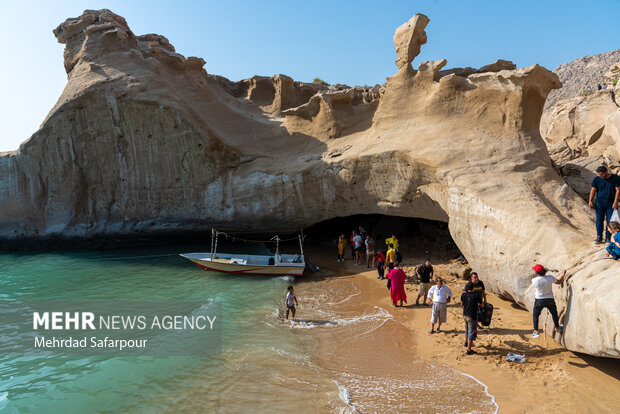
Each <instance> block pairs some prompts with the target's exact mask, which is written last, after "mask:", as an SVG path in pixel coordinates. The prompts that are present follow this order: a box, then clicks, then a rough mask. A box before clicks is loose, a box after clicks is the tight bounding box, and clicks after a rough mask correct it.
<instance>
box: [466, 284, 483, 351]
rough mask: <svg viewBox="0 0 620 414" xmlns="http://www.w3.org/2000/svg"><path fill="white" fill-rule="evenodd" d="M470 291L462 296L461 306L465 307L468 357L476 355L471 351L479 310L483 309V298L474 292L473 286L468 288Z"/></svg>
mask: <svg viewBox="0 0 620 414" xmlns="http://www.w3.org/2000/svg"><path fill="white" fill-rule="evenodd" d="M468 287H469V290H468V291H466V292H463V294H462V295H461V305H463V319H465V338H466V339H467V355H472V354H476V353H477V352H476V351H473V350H472V349H471V344H472V341H473V339H474V337H475V334H476V326H477V324H478V323H477V321H476V319H477V316H478V308H480V307H482V298H481V296H482V295H480V294H479V293H476V292H474V288H473V286H468Z"/></svg>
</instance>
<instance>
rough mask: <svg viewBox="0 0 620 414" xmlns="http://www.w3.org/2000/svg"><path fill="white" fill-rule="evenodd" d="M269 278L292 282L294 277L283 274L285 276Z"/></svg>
mask: <svg viewBox="0 0 620 414" xmlns="http://www.w3.org/2000/svg"><path fill="white" fill-rule="evenodd" d="M271 280H286V281H288V282H293V281H294V280H295V277H294V276H290V275H285V276H278V277H274V278H272V279H271Z"/></svg>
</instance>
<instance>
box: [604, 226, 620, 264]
mask: <svg viewBox="0 0 620 414" xmlns="http://www.w3.org/2000/svg"><path fill="white" fill-rule="evenodd" d="M607 228H608V229H609V232H610V233H611V241H610V243H609V246H607V256H611V257H612V259H614V260H618V259H620V223H618V222H617V221H612V222H611V223H609V224H608V225H607Z"/></svg>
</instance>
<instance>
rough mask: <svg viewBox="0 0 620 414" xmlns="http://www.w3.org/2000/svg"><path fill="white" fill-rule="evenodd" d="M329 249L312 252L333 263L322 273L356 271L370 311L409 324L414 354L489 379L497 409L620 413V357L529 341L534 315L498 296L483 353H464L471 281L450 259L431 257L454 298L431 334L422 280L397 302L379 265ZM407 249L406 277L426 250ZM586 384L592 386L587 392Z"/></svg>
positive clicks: (484, 332)
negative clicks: (451, 268)
mask: <svg viewBox="0 0 620 414" xmlns="http://www.w3.org/2000/svg"><path fill="white" fill-rule="evenodd" d="M330 253H331V249H326V248H321V249H320V250H317V251H316V252H314V255H313V258H315V257H316V259H315V261H316V263H317V264H318V265H319V266H320V267H321V269H322V270H324V269H328V271H327V272H326V273H327V275H326V276H324V277H321V279H329V278H330V277H333V276H336V275H338V276H345V275H346V276H349V277H351V278H352V280H353V282H354V284H355V285H356V287H357V288H358V289H359V290H360V293H361V295H362V296H363V297H364V300H365V302H366V303H367V306H368V308H369V309H370V308H371V307H372V306H381V307H382V308H384V309H386V310H388V312H389V313H390V314H391V315H392V316H393V318H394V320H395V321H397V322H399V323H401V324H402V325H403V326H405V327H406V328H407V330H408V331H409V332H410V334H411V335H412V336H413V344H414V346H413V352H414V353H415V356H417V357H419V358H421V359H422V360H423V361H425V362H430V363H431V364H433V365H436V366H441V365H445V366H448V367H450V368H452V369H455V370H457V371H459V372H461V373H463V374H464V375H465V376H468V377H470V378H472V379H474V380H475V381H477V382H478V383H481V384H483V386H484V385H486V387H487V394H489V395H490V396H491V397H492V398H493V399H494V401H495V403H496V405H497V406H498V407H499V409H498V410H499V412H501V413H506V412H508V413H526V412H532V411H534V410H553V409H556V410H557V409H560V410H563V411H564V412H575V413H582V412H592V411H594V412H598V413H614V412H616V409H617V397H616V394H617V393H618V391H620V360H614V359H607V358H602V357H593V356H589V355H581V354H577V353H574V352H571V351H568V350H566V349H565V348H564V347H562V346H561V345H560V344H558V343H556V342H555V341H554V340H553V339H552V338H551V336H549V337H547V338H546V339H545V336H544V335H541V336H540V337H539V338H536V339H532V338H531V337H530V335H531V332H532V329H531V325H532V322H531V315H530V313H529V312H528V311H526V310H523V309H521V308H519V307H518V306H517V305H515V304H514V303H512V302H510V301H508V300H505V299H501V298H499V297H497V296H496V295H494V294H491V293H487V298H488V302H489V303H492V304H493V305H494V307H495V308H494V314H493V320H492V322H491V326H490V327H488V328H486V327H485V328H483V329H481V330H480V332H479V338H478V340H477V341H476V343H475V345H474V348H473V349H475V350H477V351H478V352H479V354H477V355H471V356H467V355H465V352H464V347H463V341H464V332H463V330H464V329H463V326H462V325H463V319H462V317H461V315H462V310H461V307H460V306H459V305H458V299H459V297H460V294H461V291H462V287H463V286H464V284H465V283H466V282H465V281H463V280H457V279H456V278H455V277H453V276H450V275H449V272H448V270H447V267H448V265H449V264H450V263H451V262H450V261H448V260H445V259H441V258H437V257H431V258H432V260H433V267H434V268H435V275H436V276H439V275H440V276H442V277H443V278H444V279H445V280H446V281H447V285H448V286H449V287H450V288H451V290H452V293H453V300H456V303H454V302H453V303H452V304H450V305H449V306H448V318H447V322H446V324H444V326H443V328H444V330H443V331H442V333H439V334H437V333H436V334H432V335H431V334H429V333H428V329H429V319H430V307H429V306H423V305H420V306H416V305H415V299H416V297H417V292H418V285H417V284H413V283H409V282H407V283H406V284H405V290H406V292H407V299H408V304H407V305H405V306H403V307H397V308H395V307H394V306H393V305H392V303H391V300H390V297H389V291H388V290H387V289H386V287H385V281H379V280H377V273H376V270H375V269H367V268H366V266H365V265H364V266H355V265H354V264H353V263H352V261H351V260H347V261H346V262H345V263H344V265H343V264H340V263H336V262H335V259H334V258H333V257H332V256H333V254H330ZM410 253H411V252H408V253H406V254H405V261H404V262H403V264H402V267H403V268H405V271H406V273H407V275H408V276H411V275H412V274H413V273H412V271H411V266H412V265H413V264H414V263H421V262H422V261H423V260H424V259H423V256H419V258H418V257H415V256H418V255H416V254H410ZM431 256H432V255H431ZM411 258H413V259H411ZM330 259H331V260H330ZM408 259H409V260H408ZM332 261H333V262H334V263H331V262H332ZM330 274H331V276H330ZM305 281H307V282H317V281H318V278H316V277H314V275H312V276H310V277H309V278H307V279H306V280H305ZM483 281H484V280H483ZM543 317H544V316H541V318H543ZM403 351H404V352H406V351H408V350H407V349H403ZM508 352H515V353H520V354H525V356H526V358H527V361H526V362H525V363H523V364H518V363H511V362H509V361H507V360H506V359H505V356H506V354H507V353H508ZM584 385H585V386H587V389H588V391H587V392H584ZM524 397H525V398H524Z"/></svg>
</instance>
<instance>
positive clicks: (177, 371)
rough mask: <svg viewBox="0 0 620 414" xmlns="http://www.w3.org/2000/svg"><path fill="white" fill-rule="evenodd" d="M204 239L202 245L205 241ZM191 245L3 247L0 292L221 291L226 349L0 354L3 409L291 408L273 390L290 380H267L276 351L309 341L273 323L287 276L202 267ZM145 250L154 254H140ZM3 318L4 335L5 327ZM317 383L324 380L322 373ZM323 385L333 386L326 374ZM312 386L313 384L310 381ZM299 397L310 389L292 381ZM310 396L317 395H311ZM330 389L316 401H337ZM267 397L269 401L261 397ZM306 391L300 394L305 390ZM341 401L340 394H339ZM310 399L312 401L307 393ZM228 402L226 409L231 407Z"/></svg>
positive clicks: (131, 295) (84, 296)
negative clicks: (171, 353)
mask: <svg viewBox="0 0 620 414" xmlns="http://www.w3.org/2000/svg"><path fill="white" fill-rule="evenodd" d="M203 249H204V248H203ZM188 251H200V250H197V248H196V247H195V246H186V247H174V248H156V249H153V248H150V249H125V250H119V251H101V252H98V251H73V252H51V253H36V254H23V253H19V254H17V253H10V254H9V253H3V254H1V255H0V292H1V293H0V297H1V298H2V300H5V301H6V300H19V301H38V300H59V301H71V300H73V301H88V300H121V301H123V300H127V301H204V302H205V303H206V302H208V301H210V300H216V301H221V303H222V307H223V309H224V318H223V323H224V329H223V352H222V355H220V356H215V357H200V358H197V357H157V358H156V357H114V358H108V357H80V358H77V357H66V356H55V357H20V358H7V357H3V358H0V409H2V412H8V413H12V412H32V413H42V412H45V413H71V412H76V413H84V412H101V413H103V412H110V413H112V412H145V413H149V412H182V411H187V412H191V411H195V412H200V411H203V410H205V409H214V410H217V409H224V411H225V412H231V411H239V412H242V411H244V407H245V408H249V407H260V406H261V405H262V406H263V407H265V409H267V408H268V407H269V408H277V407H278V406H282V408H285V406H286V401H287V400H288V398H284V399H283V400H284V401H283V402H278V401H273V396H274V395H277V394H279V393H280V392H281V391H285V390H286V389H287V388H288V384H287V382H286V381H278V380H276V381H269V380H267V381H263V384H262V385H261V387H259V389H261V388H262V390H263V391H264V394H263V395H264V397H263V396H261V395H254V394H256V391H257V389H256V388H257V387H256V383H257V382H260V380H259V379H258V377H257V375H261V374H262V373H264V372H269V373H270V374H272V375H273V374H278V372H280V373H282V372H283V371H285V365H282V366H274V365H273V364H272V363H271V361H273V360H278V361H281V360H282V359H283V358H285V359H286V358H289V357H290V358H295V357H296V356H297V355H303V354H304V352H305V351H304V350H303V344H301V343H300V341H299V340H298V338H296V337H295V336H296V335H295V334H294V332H292V331H291V330H290V329H282V328H281V326H279V325H278V324H277V323H270V324H266V323H265V321H266V320H269V321H277V320H278V319H277V312H276V309H277V308H278V307H281V306H280V302H281V301H282V298H283V296H284V295H285V293H286V287H287V285H289V284H291V283H292V282H291V279H292V278H290V277H279V278H277V277H276V278H265V277H259V276H256V277H254V276H244V277H231V276H230V275H224V274H218V273H213V272H204V271H202V270H200V269H198V267H196V266H195V265H193V264H191V263H189V262H188V261H186V260H185V259H182V258H180V257H179V256H178V255H177V254H178V253H180V252H188ZM144 256H148V257H144ZM3 329H7V328H5V327H0V335H7V334H9V332H7V331H4V332H3V331H2V330H3ZM318 384H319V387H321V385H320V384H321V381H318ZM323 386H324V387H325V390H324V391H325V392H327V393H329V391H333V392H335V393H336V394H337V391H338V389H337V386H336V384H333V383H332V382H331V381H324V384H323ZM311 388H312V389H313V390H314V391H316V390H315V388H316V387H314V386H313V387H311ZM293 397H294V398H296V399H297V401H298V402H299V399H300V398H301V399H303V398H304V394H303V392H297V391H295V392H294V394H293ZM305 398H306V399H308V400H310V399H311V398H309V397H305ZM328 399H329V398H326V399H325V400H323V401H321V402H320V403H319V404H318V407H317V408H321V407H322V406H325V404H328V405H329V404H331V403H330V402H329V401H328ZM263 400H266V401H263ZM302 401H303V400H302ZM333 401H335V402H336V403H337V401H338V400H337V399H333ZM308 402H309V403H310V406H316V403H315V402H312V401H308ZM226 407H228V409H225V408H226Z"/></svg>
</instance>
